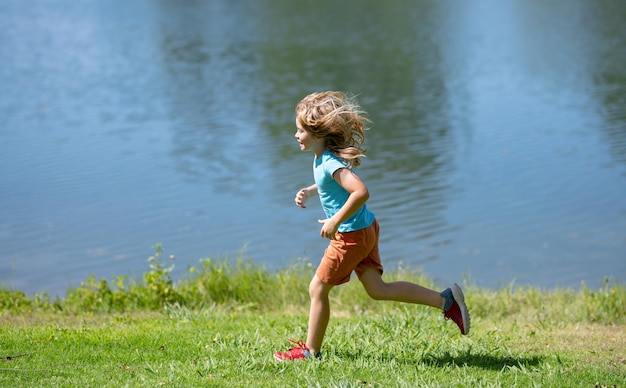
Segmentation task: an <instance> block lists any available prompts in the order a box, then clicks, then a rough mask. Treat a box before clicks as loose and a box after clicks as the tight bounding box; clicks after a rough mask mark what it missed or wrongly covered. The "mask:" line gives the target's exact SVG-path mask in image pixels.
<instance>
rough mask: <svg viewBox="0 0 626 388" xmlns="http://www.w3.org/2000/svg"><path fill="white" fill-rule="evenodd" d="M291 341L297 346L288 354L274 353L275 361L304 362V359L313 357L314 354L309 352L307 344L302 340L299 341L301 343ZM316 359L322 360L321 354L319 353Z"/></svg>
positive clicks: (287, 352)
mask: <svg viewBox="0 0 626 388" xmlns="http://www.w3.org/2000/svg"><path fill="white" fill-rule="evenodd" d="M289 341H291V342H293V343H294V344H295V345H296V346H294V347H293V348H291V349H289V350H288V351H286V352H276V353H274V358H275V359H277V360H278V361H286V360H304V359H307V358H311V357H313V354H312V353H311V352H310V351H309V348H308V347H307V346H306V344H305V343H304V342H303V341H302V340H299V341H294V340H289ZM315 357H316V358H320V357H321V354H320V353H318V354H316V355H315Z"/></svg>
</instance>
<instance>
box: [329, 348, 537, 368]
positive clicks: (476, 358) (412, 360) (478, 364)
mask: <svg viewBox="0 0 626 388" xmlns="http://www.w3.org/2000/svg"><path fill="white" fill-rule="evenodd" d="M336 355H337V356H339V357H341V358H344V359H351V360H357V359H359V358H363V357H368V356H366V355H363V354H350V353H347V352H346V353H344V352H338V353H337V354H336ZM369 358H375V359H376V361H379V362H390V361H394V362H396V363H401V364H406V365H414V364H425V365H429V366H434V367H441V368H443V367H449V366H459V367H463V366H466V367H474V368H482V369H489V370H495V371H499V370H502V369H503V368H505V367H526V368H527V367H536V366H539V365H540V364H542V363H543V362H544V361H545V360H544V358H542V357H540V356H531V357H513V356H494V355H491V354H481V353H475V354H472V353H468V354H461V355H452V354H450V353H444V354H441V355H424V356H422V357H419V356H418V357H407V356H406V354H404V355H395V356H392V355H389V354H381V355H378V356H376V357H372V356H370V357H369Z"/></svg>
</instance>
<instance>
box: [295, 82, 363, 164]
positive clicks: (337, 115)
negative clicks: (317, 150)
mask: <svg viewBox="0 0 626 388" xmlns="http://www.w3.org/2000/svg"><path fill="white" fill-rule="evenodd" d="M296 120H297V121H298V123H299V124H300V125H301V126H302V128H303V129H304V130H305V131H307V132H309V133H310V134H311V135H313V136H314V137H316V138H318V139H324V145H325V146H326V148H327V149H328V150H330V151H331V152H332V153H333V154H335V155H336V156H338V157H340V158H342V159H344V160H345V161H346V163H348V165H349V166H350V167H358V166H359V165H360V164H361V160H360V158H361V157H362V156H365V155H364V154H365V152H366V151H367V150H366V149H364V148H363V143H364V142H365V129H366V128H365V125H364V124H365V122H367V121H369V120H368V119H367V118H366V117H365V112H364V111H362V110H361V107H359V105H358V104H357V102H356V99H354V98H351V97H348V96H346V95H345V94H344V93H341V92H333V91H327V92H322V93H312V94H309V95H308V96H306V97H305V98H303V99H302V101H300V102H299V103H298V105H296Z"/></svg>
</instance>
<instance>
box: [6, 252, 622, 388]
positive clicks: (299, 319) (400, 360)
mask: <svg viewBox="0 0 626 388" xmlns="http://www.w3.org/2000/svg"><path fill="white" fill-rule="evenodd" d="M155 248H156V252H155V255H154V256H152V257H151V260H150V268H149V270H148V271H147V272H146V274H145V275H144V278H143V279H141V281H130V280H129V279H127V278H124V277H115V278H113V279H97V278H95V277H92V278H90V279H88V280H86V281H85V282H84V283H82V284H81V286H80V287H78V288H76V289H73V290H69V291H68V293H67V295H66V296H65V297H63V298H60V299H54V300H52V299H51V298H49V297H48V296H47V295H45V294H43V295H35V296H26V295H24V294H23V293H21V292H19V291H15V290H6V289H5V290H1V291H0V321H1V322H2V331H1V332H0V358H1V359H2V361H1V362H0V386H3V387H5V386H6V387H31V386H32V387H35V386H37V387H41V386H43V387H46V386H116V387H117V386H120V387H121V386H129V387H131V386H132V387H137V386H170V387H188V386H227V387H233V386H267V387H277V386H278V387H283V386H285V387H290V386H320V387H321V386H323V387H328V386H343V387H353V386H354V387H357V386H358V387H362V386H374V387H388V386H411V387H412V386H546V387H553V386H568V387H579V386H580V387H594V386H595V385H596V383H598V385H599V386H601V385H606V386H613V385H616V386H621V387H623V386H626V316H625V309H626V288H625V287H624V286H622V285H619V284H609V283H608V282H607V283H606V284H605V285H604V287H602V288H599V289H590V288H587V287H584V286H583V287H581V288H580V289H578V290H571V289H556V290H541V289H538V288H533V287H508V288H502V289H500V290H486V289H481V288H478V287H475V286H472V285H471V284H466V285H464V289H465V293H466V300H467V302H468V306H469V307H470V310H471V312H472V323H473V327H472V333H471V334H470V335H469V336H466V337H464V336H461V335H459V333H458V329H456V327H455V326H454V325H453V324H451V323H450V322H445V321H444V320H443V318H442V316H441V313H440V312H438V311H436V310H434V309H429V308H426V307H423V306H412V305H405V304H400V303H391V302H374V301H372V300H370V299H369V298H368V297H367V295H366V294H365V292H364V291H363V290H362V289H361V287H360V285H359V284H358V282H357V281H352V282H350V283H349V284H347V285H345V286H341V287H338V288H337V289H335V290H334V291H333V293H332V301H331V303H332V308H333V317H332V319H331V323H330V327H329V330H328V334H327V337H326V341H325V345H324V358H323V360H322V361H311V362H295V363H279V362H276V361H274V360H273V358H272V353H273V352H274V351H277V350H285V349H286V348H287V347H288V346H289V344H288V343H287V341H286V338H294V339H298V338H304V337H305V334H306V320H307V308H308V295H307V284H308V281H309V279H310V276H311V275H312V273H313V268H312V266H310V265H309V264H308V263H306V262H305V261H299V262H298V263H296V264H294V265H292V266H290V267H289V268H288V269H285V270H282V271H277V272H269V271H265V270H263V269H262V268H259V267H256V266H254V265H252V264H250V263H246V262H242V261H239V262H235V263H227V262H219V263H216V262H213V261H211V260H208V259H207V260H204V261H202V262H201V263H200V264H199V265H198V266H197V268H191V269H190V271H189V275H188V276H187V277H186V278H185V279H181V280H180V281H177V282H174V281H172V279H171V277H170V274H171V267H170V265H171V262H172V259H170V258H169V257H164V255H163V252H162V250H161V248H160V247H159V246H157V247H155ZM389 272H390V273H389V274H388V275H386V279H387V280H393V279H399V278H401V279H404V280H411V281H415V282H419V283H421V284H424V285H426V286H429V287H434V288H440V286H439V285H436V284H433V282H432V281H431V280H429V279H428V278H426V277H425V276H423V275H422V274H420V273H419V272H416V271H410V270H406V269H403V268H398V269H396V270H395V271H389Z"/></svg>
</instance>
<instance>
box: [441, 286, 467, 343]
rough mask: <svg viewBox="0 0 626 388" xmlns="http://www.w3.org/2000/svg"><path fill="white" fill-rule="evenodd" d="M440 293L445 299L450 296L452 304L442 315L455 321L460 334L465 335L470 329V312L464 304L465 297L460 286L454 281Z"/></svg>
mask: <svg viewBox="0 0 626 388" xmlns="http://www.w3.org/2000/svg"><path fill="white" fill-rule="evenodd" d="M441 295H442V296H443V297H445V298H446V299H448V298H450V297H451V298H452V304H450V306H449V307H448V309H446V310H444V312H443V316H444V317H445V318H446V319H451V320H452V321H453V322H454V323H456V324H457V326H458V327H459V329H460V330H461V334H463V335H467V334H468V333H469V331H470V326H471V322H470V314H469V311H468V310H467V306H466V305H465V297H464V296H463V291H461V287H459V286H458V285H457V284H456V283H455V284H453V285H452V286H451V287H450V288H448V289H447V290H445V291H444V292H442V293H441Z"/></svg>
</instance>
